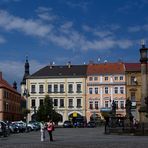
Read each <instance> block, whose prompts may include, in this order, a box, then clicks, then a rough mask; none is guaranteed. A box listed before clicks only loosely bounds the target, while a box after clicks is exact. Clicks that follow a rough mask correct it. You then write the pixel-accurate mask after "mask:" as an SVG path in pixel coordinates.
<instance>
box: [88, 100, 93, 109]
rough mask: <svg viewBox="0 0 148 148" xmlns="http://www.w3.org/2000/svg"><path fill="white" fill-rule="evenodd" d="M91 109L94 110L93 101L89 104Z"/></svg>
mask: <svg viewBox="0 0 148 148" xmlns="http://www.w3.org/2000/svg"><path fill="white" fill-rule="evenodd" d="M89 109H93V102H92V101H90V102H89Z"/></svg>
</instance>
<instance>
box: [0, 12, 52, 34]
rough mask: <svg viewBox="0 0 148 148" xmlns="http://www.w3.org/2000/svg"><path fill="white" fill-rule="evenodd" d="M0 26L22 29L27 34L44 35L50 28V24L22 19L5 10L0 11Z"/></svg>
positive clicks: (8, 28) (9, 28)
mask: <svg viewBox="0 0 148 148" xmlns="http://www.w3.org/2000/svg"><path fill="white" fill-rule="evenodd" d="M0 18H1V19H0V26H1V27H3V28H5V29H6V30H16V31H22V32H24V33H25V34H27V35H33V36H38V37H46V35H47V34H48V33H49V32H50V31H51V30H52V25H48V26H47V25H44V24H42V23H41V22H39V21H34V20H31V19H28V20H26V19H23V18H19V17H15V16H13V15H10V14H9V13H8V12H6V11H0Z"/></svg>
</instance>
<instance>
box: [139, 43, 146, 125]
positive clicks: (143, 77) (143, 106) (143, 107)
mask: <svg viewBox="0 0 148 148" xmlns="http://www.w3.org/2000/svg"><path fill="white" fill-rule="evenodd" d="M141 45H142V48H141V49H140V62H141V80H142V89H141V107H140V109H139V112H140V113H141V114H140V120H141V122H144V121H145V115H144V113H145V112H146V104H145V98H146V97H147V96H148V86H147V61H148V58H147V50H148V48H146V47H145V42H144V40H142V42H141Z"/></svg>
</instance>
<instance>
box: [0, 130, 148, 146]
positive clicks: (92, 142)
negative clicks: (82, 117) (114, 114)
mask: <svg viewBox="0 0 148 148" xmlns="http://www.w3.org/2000/svg"><path fill="white" fill-rule="evenodd" d="M53 137H54V142H50V141H49V137H48V133H47V132H46V139H45V141H44V142H41V141H40V132H39V131H38V132H30V133H21V134H12V135H10V136H9V137H6V138H3V137H1V138H0V148H147V147H148V137H147V136H132V135H105V134H104V128H102V127H100V128H57V129H56V130H55V131H54V133H53Z"/></svg>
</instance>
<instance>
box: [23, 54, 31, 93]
mask: <svg viewBox="0 0 148 148" xmlns="http://www.w3.org/2000/svg"><path fill="white" fill-rule="evenodd" d="M24 67H25V72H24V76H23V79H22V82H21V95H23V93H24V90H25V88H26V78H27V77H28V76H29V75H30V73H29V62H28V57H27V56H26V62H25V65H24Z"/></svg>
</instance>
